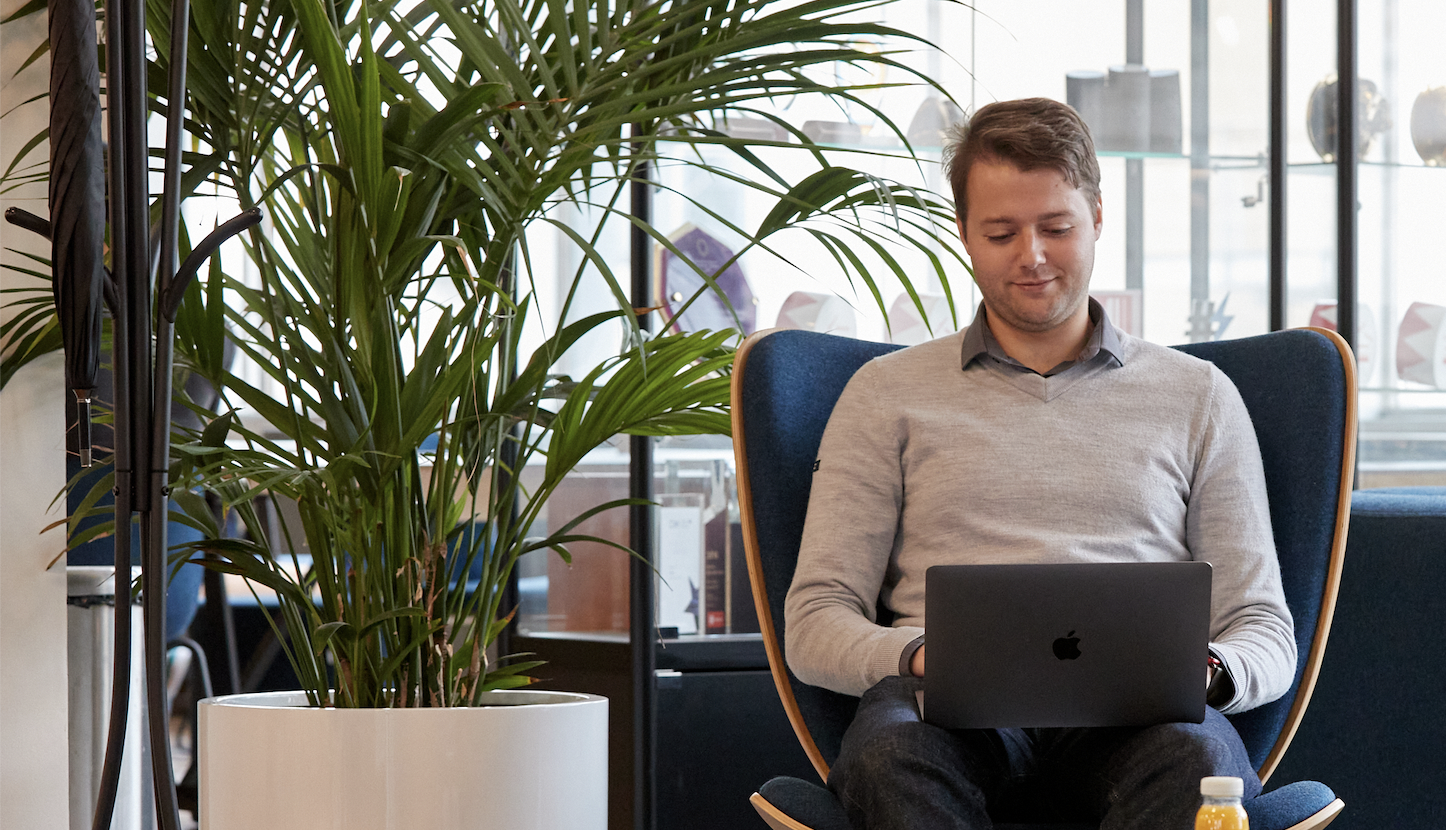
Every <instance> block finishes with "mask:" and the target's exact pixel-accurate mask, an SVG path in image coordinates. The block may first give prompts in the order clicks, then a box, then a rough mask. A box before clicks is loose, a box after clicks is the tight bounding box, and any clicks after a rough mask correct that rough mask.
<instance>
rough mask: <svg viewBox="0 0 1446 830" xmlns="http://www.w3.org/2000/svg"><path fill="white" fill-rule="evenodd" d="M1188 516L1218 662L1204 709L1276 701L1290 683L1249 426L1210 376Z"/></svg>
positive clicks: (1285, 612) (1289, 626) (1235, 401)
mask: <svg viewBox="0 0 1446 830" xmlns="http://www.w3.org/2000/svg"><path fill="white" fill-rule="evenodd" d="M1187 510H1188V512H1187V525H1186V526H1187V544H1188V545H1189V547H1190V550H1191V553H1192V555H1193V556H1194V557H1195V558H1196V559H1200V560H1204V561H1207V562H1209V563H1210V564H1211V565H1212V566H1213V568H1214V576H1213V584H1212V590H1211V606H1212V607H1211V630H1210V639H1211V643H1210V649H1211V652H1212V653H1213V654H1214V655H1216V656H1217V657H1218V658H1219V659H1220V661H1221V664H1222V665H1221V667H1220V669H1219V671H1218V673H1217V676H1215V677H1214V678H1213V680H1214V683H1213V684H1212V685H1213V687H1214V688H1212V698H1213V699H1212V701H1211V702H1212V705H1215V706H1216V708H1218V709H1220V710H1221V711H1222V712H1227V713H1233V712H1242V711H1245V710H1247V709H1252V708H1254V707H1256V706H1260V705H1261V704H1264V703H1268V702H1270V701H1272V700H1275V699H1276V698H1278V697H1280V696H1281V695H1282V694H1284V693H1285V691H1286V690H1287V689H1288V688H1289V687H1290V683H1291V681H1292V680H1293V679H1294V677H1295V661H1296V649H1295V635H1294V629H1293V623H1292V620H1291V615H1290V610H1289V609H1288V608H1287V607H1286V604H1285V593H1284V590H1283V589H1282V587H1281V582H1280V564H1279V561H1278V560H1277V559H1276V555H1275V542H1274V536H1273V535H1272V532H1271V526H1270V505H1269V502H1268V500H1267V497H1266V492H1265V472H1264V468H1263V465H1262V463H1261V460H1260V447H1259V445H1258V443H1257V441H1256V438H1255V429H1254V427H1253V426H1252V425H1251V423H1250V416H1249V414H1248V412H1247V411H1246V409H1245V404H1244V402H1242V401H1241V399H1240V393H1239V392H1238V391H1237V390H1236V388H1235V385H1234V384H1233V383H1231V382H1230V380H1229V378H1227V377H1226V376H1225V375H1224V374H1223V373H1221V372H1219V371H1218V370H1215V371H1214V372H1213V384H1212V391H1211V396H1210V401H1209V402H1208V406H1207V411H1206V420H1205V423H1204V426H1203V432H1202V438H1201V442H1200V449H1199V452H1198V454H1197V459H1196V466H1195V475H1194V480H1193V481H1192V483H1191V488H1190V501H1189V505H1188V508H1187ZM1221 675H1223V676H1221Z"/></svg>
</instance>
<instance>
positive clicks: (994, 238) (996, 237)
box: [984, 233, 1014, 242]
mask: <svg viewBox="0 0 1446 830" xmlns="http://www.w3.org/2000/svg"><path fill="white" fill-rule="evenodd" d="M1013 236H1014V234H1012V233H996V234H991V235H989V236H986V237H984V238H985V239H987V240H989V241H990V242H1008V241H1009V240H1010V239H1011V238H1012V237H1013Z"/></svg>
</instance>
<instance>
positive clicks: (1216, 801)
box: [1195, 776, 1250, 830]
mask: <svg viewBox="0 0 1446 830" xmlns="http://www.w3.org/2000/svg"><path fill="white" fill-rule="evenodd" d="M1244 794H1245V782H1244V781H1241V780H1240V779H1239V778H1231V777H1228V776H1211V777H1209V778H1202V779H1200V796H1201V804H1200V812H1198V813H1196V814H1195V830H1250V820H1249V819H1248V818H1246V816H1245V808H1244V807H1243V806H1241V804H1240V797H1241V796H1242V795H1244Z"/></svg>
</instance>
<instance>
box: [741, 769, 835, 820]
mask: <svg viewBox="0 0 1446 830" xmlns="http://www.w3.org/2000/svg"><path fill="white" fill-rule="evenodd" d="M758 794H759V795H761V796H763V797H764V798H766V799H768V803H769V804H772V805H773V806H774V807H777V808H778V809H780V810H782V811H783V812H784V813H785V814H786V815H787V816H788V817H789V818H791V819H793V820H794V821H797V822H799V823H801V824H806V825H808V827H809V828H810V830H852V828H851V827H850V826H849V817H848V815H847V814H846V813H844V808H843V805H842V804H840V803H839V800H838V799H837V798H835V797H834V794H833V793H831V792H829V791H828V790H826V789H824V788H823V787H821V786H819V785H818V784H814V783H812V782H810V781H804V780H803V779H801V778H790V777H788V776H779V777H778V778H774V779H773V780H771V781H769V782H768V783H766V784H764V785H763V786H761V787H759V788H758Z"/></svg>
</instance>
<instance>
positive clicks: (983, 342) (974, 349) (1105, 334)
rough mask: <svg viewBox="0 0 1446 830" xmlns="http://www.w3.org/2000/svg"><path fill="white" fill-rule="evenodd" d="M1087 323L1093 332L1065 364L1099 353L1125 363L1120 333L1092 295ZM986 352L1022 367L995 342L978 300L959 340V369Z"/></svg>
mask: <svg viewBox="0 0 1446 830" xmlns="http://www.w3.org/2000/svg"><path fill="white" fill-rule="evenodd" d="M1089 314H1090V322H1091V323H1094V331H1092V332H1091V333H1090V338H1089V340H1087V341H1085V346H1084V348H1083V349H1081V350H1080V353H1079V355H1078V356H1077V357H1076V358H1075V359H1074V360H1073V361H1068V363H1070V364H1073V363H1082V362H1084V361H1087V360H1091V359H1093V358H1095V357H1097V356H1098V355H1099V354H1100V353H1104V354H1105V355H1106V356H1108V357H1109V358H1110V359H1111V360H1113V362H1114V363H1115V365H1116V366H1123V365H1125V359H1124V349H1123V348H1122V342H1123V341H1121V339H1120V338H1121V332H1120V330H1119V329H1117V328H1115V324H1114V323H1111V322H1110V318H1109V315H1107V314H1105V309H1104V306H1102V305H1100V304H1099V301H1098V300H1096V299H1095V298H1094V297H1090V298H1089ZM986 355H988V356H989V357H992V358H994V359H995V360H998V361H1000V362H1002V363H1008V364H1013V365H1015V366H1023V364H1021V363H1019V361H1017V360H1015V359H1014V358H1012V357H1010V356H1009V355H1008V354H1006V353H1005V351H1004V348H1003V347H1002V346H1000V345H999V341H998V340H995V339H994V333H993V332H991V331H990V330H989V321H988V317H987V315H986V314H985V311H984V303H983V302H980V303H979V308H978V309H977V310H975V312H974V322H973V323H970V324H969V328H968V329H966V330H965V331H964V340H963V343H962V354H961V361H960V364H959V365H960V368H963V369H968V368H969V364H971V363H973V362H974V361H975V360H978V359H979V358H981V357H984V356H986Z"/></svg>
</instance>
